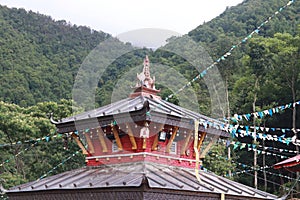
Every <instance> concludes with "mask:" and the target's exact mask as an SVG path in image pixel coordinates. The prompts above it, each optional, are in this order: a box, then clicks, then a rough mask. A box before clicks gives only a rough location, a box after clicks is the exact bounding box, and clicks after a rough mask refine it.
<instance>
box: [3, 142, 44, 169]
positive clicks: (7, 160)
mask: <svg viewBox="0 0 300 200" xmlns="http://www.w3.org/2000/svg"><path fill="white" fill-rule="evenodd" d="M37 143H38V141H36V142H35V143H33V144H31V145H30V146H28V147H26V148H25V149H24V150H22V151H19V152H18V153H17V154H15V155H13V156H10V158H8V159H6V160H4V161H3V162H2V163H0V167H2V166H4V165H5V164H7V163H9V162H10V161H11V160H12V159H15V158H16V157H18V156H19V155H21V154H22V153H24V152H25V151H28V150H29V149H30V148H31V147H34V146H35V145H36V144H37Z"/></svg>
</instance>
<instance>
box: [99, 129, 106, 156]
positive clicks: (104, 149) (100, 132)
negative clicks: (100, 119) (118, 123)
mask: <svg viewBox="0 0 300 200" xmlns="http://www.w3.org/2000/svg"><path fill="white" fill-rule="evenodd" d="M97 134H98V138H99V140H100V145H101V147H102V152H103V153H107V152H108V151H107V145H106V142H105V139H104V132H103V131H102V128H101V127H100V128H98V129H97Z"/></svg>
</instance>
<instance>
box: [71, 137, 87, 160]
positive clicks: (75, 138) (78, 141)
mask: <svg viewBox="0 0 300 200" xmlns="http://www.w3.org/2000/svg"><path fill="white" fill-rule="evenodd" d="M72 138H73V139H74V140H75V142H76V143H77V145H78V146H79V147H80V149H81V151H82V153H83V154H84V155H88V154H89V153H88V151H87V150H86V148H85V147H84V146H83V144H82V142H81V141H80V140H79V137H78V135H76V134H75V133H72Z"/></svg>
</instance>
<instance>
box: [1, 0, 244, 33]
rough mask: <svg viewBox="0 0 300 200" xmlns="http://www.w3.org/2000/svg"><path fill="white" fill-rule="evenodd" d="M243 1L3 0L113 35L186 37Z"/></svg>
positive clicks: (18, 6) (12, 5)
mask: <svg viewBox="0 0 300 200" xmlns="http://www.w3.org/2000/svg"><path fill="white" fill-rule="evenodd" d="M242 1H243V0H148V1H145V0H0V4H1V5H7V6H8V7H17V8H25V9H26V10H32V11H35V12H39V13H41V14H46V15H50V16H51V17H52V18H54V19H56V20H61V19H64V20H66V21H67V22H71V23H72V24H77V25H85V26H89V27H91V28H92V29H95V30H101V31H104V32H106V33H110V34H112V35H113V36H116V35H118V34H121V33H124V32H127V31H131V30H135V29H142V28H160V29H167V30H171V31H175V32H177V33H180V34H186V33H188V32H189V31H190V30H192V29H194V28H196V27H197V26H198V25H200V24H202V23H203V22H204V21H209V20H211V19H212V18H214V17H216V16H218V15H219V14H221V13H222V12H223V11H224V10H225V8H226V6H234V5H237V4H239V3H241V2H242Z"/></svg>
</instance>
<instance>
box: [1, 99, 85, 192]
mask: <svg viewBox="0 0 300 200" xmlns="http://www.w3.org/2000/svg"><path fill="white" fill-rule="evenodd" d="M49 112H53V114H54V116H55V117H57V118H62V117H66V116H69V115H71V114H72V102H71V101H67V100H61V101H60V103H54V102H44V103H38V104H37V105H35V106H31V107H26V108H24V107H20V106H18V105H16V104H9V103H4V102H0V154H1V158H0V163H4V165H3V166H0V183H2V184H3V185H4V187H5V188H8V187H12V186H14V185H18V184H21V183H24V182H28V181H33V180H36V179H38V178H39V177H41V176H42V175H43V174H45V173H47V172H48V171H49V170H51V169H52V168H53V167H54V166H56V165H58V164H59V163H60V162H62V161H63V160H64V159H66V158H67V157H68V156H71V155H72V154H73V153H75V152H76V151H77V150H78V147H77V145H76V144H75V143H74V142H70V143H66V142H67V141H68V140H69V139H65V138H57V139H53V136H54V135H55V126H54V125H53V124H51V123H50V120H49V117H48V114H49ZM46 136H48V137H49V139H50V140H49V141H46V140H43V141H37V140H36V139H37V138H42V137H46ZM51 138H52V140H51ZM19 141H21V142H23V143H18V142H19ZM24 141H28V142H24ZM16 143H17V144H16ZM66 145H68V146H67V147H68V148H67V149H66ZM83 165H84V160H83V157H82V156H76V157H73V158H72V159H71V161H70V162H66V163H65V164H64V165H63V166H62V167H60V168H58V169H57V170H56V171H54V173H58V172H62V171H65V170H70V169H73V168H78V167H81V166H83Z"/></svg>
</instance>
